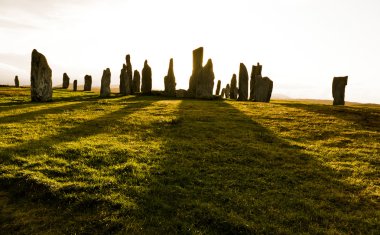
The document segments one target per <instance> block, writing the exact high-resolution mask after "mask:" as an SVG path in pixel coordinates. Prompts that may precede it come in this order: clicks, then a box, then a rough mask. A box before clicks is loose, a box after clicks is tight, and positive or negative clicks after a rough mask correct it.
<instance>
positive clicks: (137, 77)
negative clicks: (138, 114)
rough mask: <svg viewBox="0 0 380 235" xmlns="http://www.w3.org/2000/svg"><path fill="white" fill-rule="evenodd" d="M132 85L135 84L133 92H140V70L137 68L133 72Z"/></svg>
mask: <svg viewBox="0 0 380 235" xmlns="http://www.w3.org/2000/svg"><path fill="white" fill-rule="evenodd" d="M132 86H133V92H135V93H137V92H140V73H139V71H138V70H135V71H134V73H133V81H132Z"/></svg>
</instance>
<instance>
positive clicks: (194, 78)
mask: <svg viewBox="0 0 380 235" xmlns="http://www.w3.org/2000/svg"><path fill="white" fill-rule="evenodd" d="M202 65H203V47H199V48H198V49H195V50H194V51H193V72H192V74H191V77H190V81H189V90H188V92H187V94H188V96H189V97H192V98H195V96H196V93H197V85H198V80H199V79H201V76H202V74H201V73H202Z"/></svg>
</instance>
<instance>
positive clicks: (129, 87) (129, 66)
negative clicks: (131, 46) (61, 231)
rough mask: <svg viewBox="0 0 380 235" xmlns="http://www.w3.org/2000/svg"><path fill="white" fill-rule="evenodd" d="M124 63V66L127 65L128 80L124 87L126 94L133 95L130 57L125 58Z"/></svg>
mask: <svg viewBox="0 0 380 235" xmlns="http://www.w3.org/2000/svg"><path fill="white" fill-rule="evenodd" d="M125 61H126V65H127V68H126V69H127V70H126V71H127V80H128V84H127V85H126V87H127V93H128V94H132V95H133V94H134V93H135V92H134V90H133V86H132V84H133V77H132V73H133V71H132V64H131V56H130V55H129V54H128V55H126V56H125Z"/></svg>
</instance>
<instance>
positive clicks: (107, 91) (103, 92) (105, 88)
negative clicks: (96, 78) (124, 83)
mask: <svg viewBox="0 0 380 235" xmlns="http://www.w3.org/2000/svg"><path fill="white" fill-rule="evenodd" d="M110 84H111V71H110V69H109V68H107V69H105V70H103V76H102V82H101V87H100V96H101V97H109V96H110V95H111V88H110Z"/></svg>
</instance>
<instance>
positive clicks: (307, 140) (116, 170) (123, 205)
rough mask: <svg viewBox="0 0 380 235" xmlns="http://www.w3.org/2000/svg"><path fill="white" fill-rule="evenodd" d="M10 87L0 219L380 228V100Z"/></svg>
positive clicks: (8, 230) (133, 228) (55, 229)
mask: <svg viewBox="0 0 380 235" xmlns="http://www.w3.org/2000/svg"><path fill="white" fill-rule="evenodd" d="M29 94H30V93H29V90H28V89H27V88H19V89H17V88H10V87H3V88H0V133H1V135H0V208H1V210H0V226H1V227H0V231H2V232H0V233H3V234H15V233H19V234H38V233H41V234H61V233H64V234H74V233H77V234H107V233H111V234H114V233H122V234H124V233H126V234H152V233H153V234H157V233H158V234H173V233H180V234H295V233H311V234H379V233H380V106H378V105H348V106H345V107H334V106H332V105H327V104H320V103H316V102H314V103H313V101H280V100H278V101H276V100H275V101H272V102H271V103H269V104H266V103H253V102H236V101H229V100H227V101H222V100H219V101H201V100H177V99H165V98H163V97H153V96H151V97H142V96H138V97H135V96H127V97H121V96H118V95H113V96H112V97H110V98H108V99H100V98H99V97H98V94H97V93H91V92H86V93H84V92H71V91H64V90H60V89H56V90H54V95H53V97H54V101H53V102H50V103H30V102H29V100H30V97H29Z"/></svg>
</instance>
